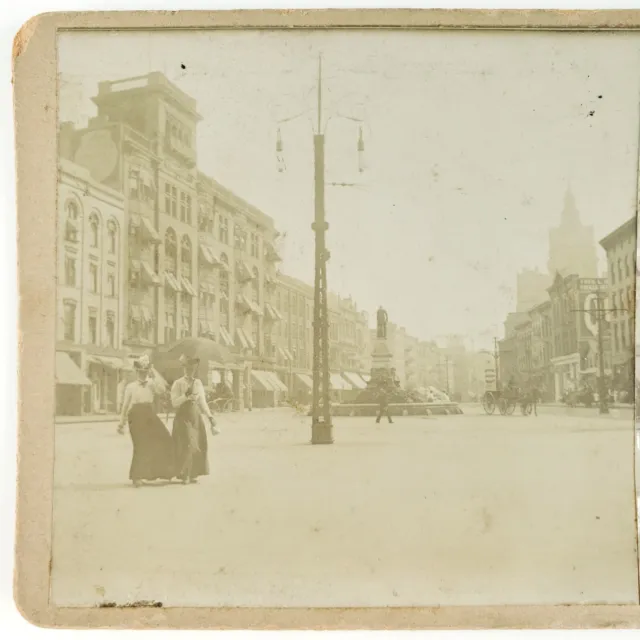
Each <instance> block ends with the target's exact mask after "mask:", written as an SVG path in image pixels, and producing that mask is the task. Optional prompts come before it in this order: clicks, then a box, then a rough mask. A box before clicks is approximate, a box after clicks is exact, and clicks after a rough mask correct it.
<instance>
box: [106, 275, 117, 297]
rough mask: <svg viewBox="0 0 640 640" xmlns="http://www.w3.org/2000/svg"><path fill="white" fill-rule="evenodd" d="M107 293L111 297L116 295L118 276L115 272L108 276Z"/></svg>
mask: <svg viewBox="0 0 640 640" xmlns="http://www.w3.org/2000/svg"><path fill="white" fill-rule="evenodd" d="M107 295H108V296H109V297H110V298H115V297H116V277H115V275H114V274H113V273H110V274H109V275H108V276H107Z"/></svg>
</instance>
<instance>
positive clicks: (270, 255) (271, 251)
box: [266, 242, 282, 262]
mask: <svg viewBox="0 0 640 640" xmlns="http://www.w3.org/2000/svg"><path fill="white" fill-rule="evenodd" d="M266 249H267V259H268V260H272V261H273V262H280V261H281V260H282V258H281V257H280V254H279V253H278V252H277V251H276V248H275V247H274V246H273V245H272V244H271V243H270V242H267V243H266Z"/></svg>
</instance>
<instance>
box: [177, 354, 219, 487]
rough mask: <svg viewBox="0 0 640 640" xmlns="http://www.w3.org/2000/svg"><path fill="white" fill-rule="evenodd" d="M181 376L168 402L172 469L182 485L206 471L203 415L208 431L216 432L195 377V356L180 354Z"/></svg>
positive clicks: (198, 382) (205, 433)
mask: <svg viewBox="0 0 640 640" xmlns="http://www.w3.org/2000/svg"><path fill="white" fill-rule="evenodd" d="M180 361H181V363H182V365H183V369H184V376H182V378H178V380H176V381H175V382H174V383H173V386H172V387H171V404H172V405H173V408H174V409H175V410H176V416H175V418H174V420H173V431H172V434H171V435H172V438H173V443H174V451H175V461H176V472H177V475H178V477H179V478H180V479H181V480H182V482H183V483H184V484H188V483H193V482H196V480H197V478H198V477H199V476H206V475H208V474H209V460H208V458H207V451H208V443H207V431H206V429H205V427H204V421H203V416H206V417H207V418H208V420H209V423H210V425H211V433H212V434H214V435H215V434H217V433H218V431H217V429H216V428H215V420H214V418H213V415H212V414H211V411H210V409H209V407H208V406H207V401H206V395H205V391H204V386H203V384H202V382H201V381H200V380H199V379H198V378H196V377H195V373H196V370H197V368H198V364H199V362H200V361H199V359H197V358H186V357H185V356H182V357H181V358H180Z"/></svg>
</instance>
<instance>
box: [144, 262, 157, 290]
mask: <svg viewBox="0 0 640 640" xmlns="http://www.w3.org/2000/svg"><path fill="white" fill-rule="evenodd" d="M140 272H141V273H142V275H143V277H144V279H145V280H146V281H147V282H148V283H150V284H154V285H156V286H159V285H160V284H161V282H160V277H159V276H158V274H157V273H156V272H155V271H154V270H153V268H152V267H151V265H150V264H149V263H148V262H145V261H144V260H143V261H141V262H140Z"/></svg>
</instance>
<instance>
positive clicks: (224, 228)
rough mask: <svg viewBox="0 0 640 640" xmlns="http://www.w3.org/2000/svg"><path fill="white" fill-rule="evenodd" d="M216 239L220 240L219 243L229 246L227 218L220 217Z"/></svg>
mask: <svg viewBox="0 0 640 640" xmlns="http://www.w3.org/2000/svg"><path fill="white" fill-rule="evenodd" d="M218 237H219V239H220V242H223V243H224V244H229V220H228V218H225V217H221V218H220V228H219V233H218Z"/></svg>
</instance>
